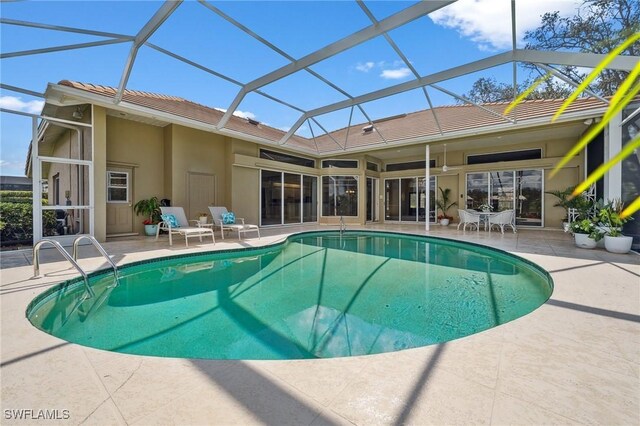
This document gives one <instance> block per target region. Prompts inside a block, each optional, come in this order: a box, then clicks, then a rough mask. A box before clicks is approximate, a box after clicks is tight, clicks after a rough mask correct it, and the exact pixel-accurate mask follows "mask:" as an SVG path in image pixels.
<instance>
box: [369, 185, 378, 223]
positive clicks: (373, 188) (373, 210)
mask: <svg viewBox="0 0 640 426" xmlns="http://www.w3.org/2000/svg"><path fill="white" fill-rule="evenodd" d="M377 221H378V179H376V178H367V222H377Z"/></svg>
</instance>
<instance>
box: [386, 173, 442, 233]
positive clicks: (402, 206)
mask: <svg viewBox="0 0 640 426" xmlns="http://www.w3.org/2000/svg"><path fill="white" fill-rule="evenodd" d="M425 182H426V179H425V178H424V177H411V178H400V179H385V181H384V184H385V215H384V217H385V221H386V222H391V221H403V222H424V221H425V219H426V213H427V211H426V210H427V188H426V185H425ZM435 195H436V177H435V176H430V178H429V222H435V220H436V214H435V213H436V205H435Z"/></svg>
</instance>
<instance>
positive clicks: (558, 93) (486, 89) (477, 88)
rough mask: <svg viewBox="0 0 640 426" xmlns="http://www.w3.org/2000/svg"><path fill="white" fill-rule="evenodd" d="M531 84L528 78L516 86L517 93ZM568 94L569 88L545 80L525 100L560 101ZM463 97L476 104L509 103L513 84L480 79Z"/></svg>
mask: <svg viewBox="0 0 640 426" xmlns="http://www.w3.org/2000/svg"><path fill="white" fill-rule="evenodd" d="M532 82H533V80H532V79H530V78H528V79H527V80H525V81H524V82H523V83H522V84H518V85H517V87H516V90H517V92H518V93H522V92H523V91H525V90H526V89H527V87H529V86H530V85H531V83H532ZM570 94H571V88H570V87H568V86H566V85H564V84H561V83H559V82H557V81H555V80H546V81H545V82H543V83H542V84H541V85H540V86H538V88H537V89H536V90H535V91H533V92H532V93H531V94H530V95H529V96H528V97H527V99H561V98H566V97H568V96H569V95H570ZM464 96H465V97H466V98H467V99H469V100H472V101H474V102H477V103H490V102H511V101H513V98H514V96H513V84H507V83H499V82H498V81H497V80H496V79H495V78H494V77H482V78H479V79H478V80H476V81H475V82H474V83H473V85H472V86H471V90H469V92H467V93H465V94H464ZM516 96H517V95H516Z"/></svg>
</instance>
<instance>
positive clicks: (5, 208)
mask: <svg viewBox="0 0 640 426" xmlns="http://www.w3.org/2000/svg"><path fill="white" fill-rule="evenodd" d="M0 197H1V199H0V239H1V240H2V242H3V243H6V242H10V241H25V240H32V239H33V208H32V202H33V199H32V193H31V192H30V191H0ZM42 203H43V205H46V204H47V201H46V200H42ZM42 224H43V231H44V235H45V236H50V235H54V233H55V229H56V225H57V223H56V214H55V211H53V210H45V211H43V212H42Z"/></svg>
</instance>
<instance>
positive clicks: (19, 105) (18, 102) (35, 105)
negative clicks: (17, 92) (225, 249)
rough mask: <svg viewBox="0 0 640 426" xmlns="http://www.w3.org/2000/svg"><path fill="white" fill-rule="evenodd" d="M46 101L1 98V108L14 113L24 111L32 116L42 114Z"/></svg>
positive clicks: (12, 97)
mask: <svg viewBox="0 0 640 426" xmlns="http://www.w3.org/2000/svg"><path fill="white" fill-rule="evenodd" d="M43 106H44V101H26V102H25V101H23V100H22V99H21V98H17V97H15V96H0V107H1V108H7V109H12V110H14V111H23V112H28V113H30V114H40V112H41V111H42V107H43Z"/></svg>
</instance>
